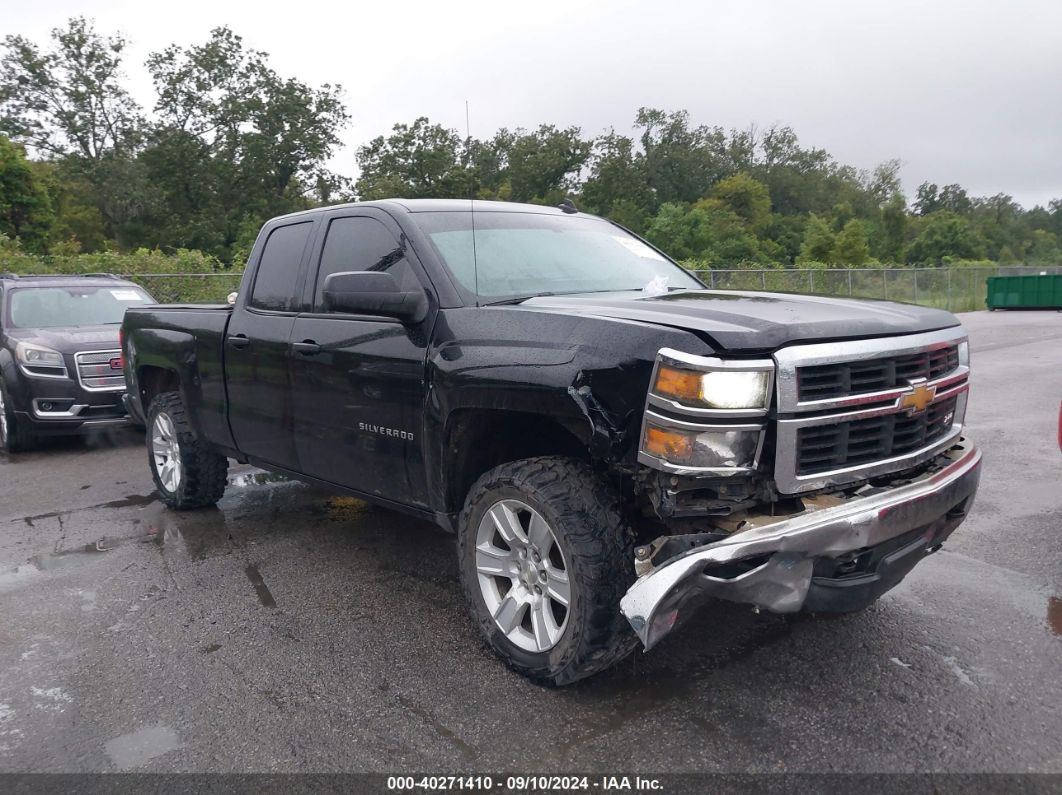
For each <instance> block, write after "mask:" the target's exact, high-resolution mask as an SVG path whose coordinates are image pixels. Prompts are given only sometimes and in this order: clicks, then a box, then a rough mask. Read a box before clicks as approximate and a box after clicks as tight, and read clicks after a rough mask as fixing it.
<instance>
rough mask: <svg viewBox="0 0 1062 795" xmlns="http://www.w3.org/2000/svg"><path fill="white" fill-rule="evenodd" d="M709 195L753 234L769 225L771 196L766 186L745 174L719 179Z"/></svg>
mask: <svg viewBox="0 0 1062 795" xmlns="http://www.w3.org/2000/svg"><path fill="white" fill-rule="evenodd" d="M711 195H712V196H713V197H714V198H716V199H718V200H719V201H720V202H722V204H723V206H724V207H726V208H727V209H729V210H730V211H732V212H733V213H734V214H736V215H737V216H738V217H739V218H741V220H742V221H743V222H744V223H745V225H746V226H747V227H748V228H749V229H750V230H751V231H753V232H755V233H760V232H762V231H763V230H764V229H766V227H767V224H768V223H770V220H771V195H770V193H768V191H767V186H766V185H764V184H763V183H762V182H757V181H756V180H755V179H753V178H752V177H750V176H749V175H748V174H747V173H745V172H742V173H739V174H734V175H733V176H730V177H726V178H724V179H721V180H720V181H719V182H717V183H716V184H715V187H713V188H712V194H711Z"/></svg>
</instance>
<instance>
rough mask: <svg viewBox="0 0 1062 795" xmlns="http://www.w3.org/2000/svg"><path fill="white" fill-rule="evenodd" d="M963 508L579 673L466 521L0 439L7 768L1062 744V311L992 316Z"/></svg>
mask: <svg viewBox="0 0 1062 795" xmlns="http://www.w3.org/2000/svg"><path fill="white" fill-rule="evenodd" d="M964 321H965V322H966V324H967V327H968V328H969V330H970V332H971V336H972V347H973V366H974V376H975V381H974V386H973V389H972V397H971V407H970V410H969V413H968V428H969V435H970V437H972V438H973V439H974V440H976V442H977V443H978V444H980V446H981V447H982V449H983V451H984V456H985V469H984V476H983V478H982V484H981V491H980V493H979V496H978V498H977V502H976V505H975V506H974V510H973V514H972V516H971V517H970V519H969V520H968V521H967V522H966V523H965V525H963V526H962V527H961V528H960V529H959V530H958V531H957V532H956V534H955V536H953V538H952V540H951V541H949V543H948V544H947V545H946V547H945V550H944V551H943V552H941V553H939V554H937V555H934V556H931V557H930V558H928V559H927V560H926V561H924V562H923V563H922V564H920V566H919V567H918V568H916V569H915V570H914V572H913V573H912V574H911V575H910V576H909V577H908V578H907V580H906V581H905V582H904V583H902V584H901V585H900V586H899V587H898V588H897V589H896V590H894V591H892V592H891V593H889V594H887V595H886V596H885V597H884V598H883V599H882V600H881V601H880V602H879V603H878V604H876V605H875V606H873V607H872V608H871V609H869V610H868V611H866V612H864V613H862V614H859V615H853V616H846V617H840V618H832V619H814V618H808V617H795V618H794V617H781V616H775V615H769V614H759V615H757V614H753V613H752V612H751V610H749V609H747V608H743V607H740V606H735V605H729V604H725V603H717V604H712V605H710V606H708V607H707V608H706V609H705V610H704V611H703V612H702V613H701V614H700V615H699V616H698V617H697V618H696V619H694V620H693V621H691V623H690V624H688V625H687V626H686V627H684V630H683V631H681V632H679V633H676V635H674V636H672V637H670V638H668V639H667V640H666V641H665V642H664V643H662V644H661V645H660V646H658V647H657V648H655V649H654V650H653V651H652V653H650V654H648V655H643V654H641V653H638V654H636V655H635V656H633V657H631V658H630V659H629V660H627V661H626V662H625V663H623V664H622V665H621V666H619V667H618V668H617V669H615V670H613V671H610V672H608V673H606V674H604V675H602V676H599V677H597V678H594V679H592V680H589V681H586V682H583V683H580V684H577V685H575V686H572V687H569V688H567V689H563V690H559V691H556V690H554V691H551V690H545V689H542V688H539V687H536V686H535V685H532V684H529V683H528V682H526V681H524V680H523V679H521V678H520V677H518V676H516V675H514V674H512V673H510V672H509V671H508V670H506V669H505V668H504V667H503V666H502V665H501V664H499V663H498V662H497V661H496V660H495V659H494V657H493V656H492V655H491V654H490V653H489V652H488V651H487V650H486V649H485V647H484V646H483V644H482V643H481V642H480V640H479V638H478V637H477V635H476V634H475V632H474V628H473V627H472V625H471V623H470V622H469V621H468V620H467V619H466V616H465V610H464V606H463V604H462V603H461V601H460V598H459V591H458V586H457V578H456V566H455V554H454V545H453V541H452V539H451V538H450V537H449V536H447V535H445V534H444V533H442V532H441V531H438V530H436V529H435V528H434V527H432V526H430V525H427V524H423V523H419V522H416V521H413V520H410V519H408V518H406V517H404V516H401V515H398V514H394V513H391V512H388V511H385V510H382V509H375V508H367V507H366V506H363V505H361V504H359V503H356V502H354V501H351V500H347V499H342V498H333V497H330V496H329V495H327V494H324V493H321V492H318V491H316V490H314V489H311V488H309V487H307V486H304V485H301V484H297V483H291V482H285V481H280V480H277V479H274V478H272V477H271V476H269V475H265V474H263V473H260V472H257V471H256V470H252V469H250V468H247V467H234V468H233V470H232V471H231V485H230V487H229V489H228V492H227V494H226V496H225V498H224V499H223V501H222V502H221V503H220V505H219V506H218V509H217V510H208V511H199V512H194V513H188V514H175V513H170V512H168V511H166V510H164V509H162V508H161V507H160V505H159V504H158V503H157V502H156V501H155V499H154V496H153V488H152V484H151V479H150V477H149V475H148V470H147V466H146V453H145V452H144V450H143V440H142V437H139V436H138V435H137V434H136V433H134V432H132V431H123V432H121V433H117V434H113V435H111V436H109V437H104V438H101V439H95V440H88V441H77V440H61V441H54V442H51V443H50V444H49V445H48V447H47V448H46V449H43V450H40V451H38V452H34V453H31V454H26V455H21V456H17V457H14V458H4V457H2V456H0V771H9V772H10V771H66V772H75V771H77V772H80V771H113V770H136V771H201V772H212V771H257V772H278V771H318V772H322V771H376V772H388V773H391V772H403V771H419V772H439V771H448V772H464V773H471V772H481V773H482V772H500V771H523V772H532V771H534V772H553V773H563V772H603V773H613V772H618V771H625V772H646V773H662V772H666V771H679V772H694V771H713V772H721V771H753V772H755V771H816V772H822V771H921V770H934V771H967V772H971V771H1006V772H1023V771H1054V772H1060V771H1062V452H1060V451H1059V450H1058V445H1057V442H1056V428H1057V417H1058V407H1059V400H1060V399H1062V314H1060V313H1054V312H1027V313H992V314H989V313H984V312H982V313H974V314H971V315H966V316H964Z"/></svg>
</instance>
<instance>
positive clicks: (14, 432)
mask: <svg viewBox="0 0 1062 795" xmlns="http://www.w3.org/2000/svg"><path fill="white" fill-rule="evenodd" d="M33 442H34V439H33V434H32V433H30V431H29V429H28V428H27V427H26V425H25V423H23V422H19V421H18V419H17V418H16V417H15V410H14V409H13V408H12V407H11V402H10V401H9V400H8V397H7V388H6V387H5V386H4V384H3V382H2V381H0V450H3V451H4V452H7V453H21V452H23V451H25V450H29V449H30V448H31V447H32V446H33Z"/></svg>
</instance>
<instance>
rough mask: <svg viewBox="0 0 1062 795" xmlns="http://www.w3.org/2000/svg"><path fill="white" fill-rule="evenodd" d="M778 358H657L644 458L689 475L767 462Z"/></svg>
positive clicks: (677, 354)
mask: <svg viewBox="0 0 1062 795" xmlns="http://www.w3.org/2000/svg"><path fill="white" fill-rule="evenodd" d="M773 386H774V362H773V361H771V360H769V359H767V360H763V359H757V360H733V359H717V358H714V357H706V356H694V355H692V354H688V353H683V352H682V351H676V350H671V349H668V348H664V349H662V350H661V351H660V353H659V354H658V355H657V361H656V366H655V367H654V368H653V377H652V381H651V384H650V388H649V397H648V400H647V405H646V412H645V419H644V421H643V423H642V439H641V447H640V449H639V453H638V460H639V461H641V462H642V463H643V464H647V465H649V466H651V467H654V468H656V469H663V470H666V471H669V472H675V473H682V474H723V475H732V474H736V473H747V472H750V471H751V470H753V469H755V468H756V466H757V465H758V463H759V454H760V450H761V448H762V447H763V436H764V429H765V425H764V422H763V418H764V417H765V416H766V414H767V411H768V409H769V407H770V405H771V391H772V388H773Z"/></svg>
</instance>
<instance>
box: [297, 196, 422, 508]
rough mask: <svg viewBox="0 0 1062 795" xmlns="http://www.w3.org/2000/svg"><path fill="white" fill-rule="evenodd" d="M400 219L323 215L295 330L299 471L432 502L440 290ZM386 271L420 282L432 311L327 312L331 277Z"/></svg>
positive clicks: (400, 498)
mask: <svg viewBox="0 0 1062 795" xmlns="http://www.w3.org/2000/svg"><path fill="white" fill-rule="evenodd" d="M401 241H402V236H401V231H400V230H399V228H398V226H397V224H396V223H395V222H394V220H393V219H391V218H390V216H388V215H387V214H386V213H383V212H381V211H379V210H373V209H371V208H364V209H361V210H359V211H350V210H343V211H336V212H335V213H333V214H332V215H330V216H328V217H326V218H325V219H323V220H322V229H321V233H320V234H319V236H318V242H317V244H316V245H315V247H314V252H313V255H312V256H311V265H310V268H309V271H308V274H309V275H308V278H307V280H306V298H305V301H306V303H307V304H309V305H310V306H311V311H309V312H306V313H304V314H301V315H299V317H297V318H296V319H295V326H294V329H293V331H292V335H291V342H292V348H293V353H292V358H291V372H292V386H293V393H294V411H295V440H296V442H295V443H296V447H297V451H298V457H299V465H300V468H301V471H303V472H305V473H306V474H308V475H313V476H314V477H318V478H321V479H323V480H327V481H331V482H333V483H338V484H340V485H342V486H346V487H348V488H352V489H356V490H358V491H362V492H366V493H369V494H374V495H377V496H379V497H383V498H386V499H389V500H393V501H396V502H400V503H403V504H406V505H417V506H423V505H425V504H426V496H425V492H426V486H425V472H424V460H423V456H422V455H421V438H420V436H421V429H422V427H423V426H422V419H423V413H424V411H423V410H424V401H425V361H426V357H427V344H428V337H429V332H430V329H431V322H432V319H433V318H434V316H435V306H436V302H435V298H434V294H433V291H432V290H431V289H430V287H429V282H428V280H427V278H426V277H425V275H424V272H423V270H422V269H421V266H420V263H419V262H417V261H416V259H415V257H414V255H413V253H412V252H411V251H410V250H409V249H408V247H407V246H404V245H403V243H402V242H401ZM344 271H387V272H389V273H391V274H392V275H393V276H394V277H395V280H396V281H397V282H398V284H399V287H400V288H401V289H405V290H412V289H422V290H425V292H426V293H427V294H428V296H429V302H430V304H431V306H432V310H431V311H430V312H429V313H428V318H427V319H425V320H424V321H423V322H422V323H419V324H415V325H403V324H402V323H401V322H399V321H398V320H396V319H394V318H388V317H376V316H367V315H348V314H329V313H326V312H325V311H324V309H323V303H322V295H323V289H324V281H325V278H326V277H327V276H328V275H330V274H332V273H339V272H344Z"/></svg>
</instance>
